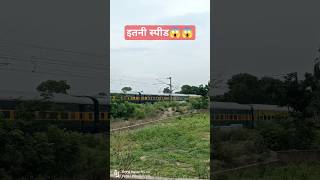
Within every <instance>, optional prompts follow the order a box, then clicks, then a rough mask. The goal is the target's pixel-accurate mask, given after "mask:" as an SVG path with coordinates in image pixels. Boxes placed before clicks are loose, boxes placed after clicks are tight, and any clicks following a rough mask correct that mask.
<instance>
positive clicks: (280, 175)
mask: <svg viewBox="0 0 320 180" xmlns="http://www.w3.org/2000/svg"><path fill="white" fill-rule="evenodd" d="M319 169H320V163H319V162H313V163H312V162H308V163H299V164H288V165H276V166H267V167H266V166H261V167H255V168H250V169H247V170H241V171H239V172H235V173H230V174H228V175H220V176H216V177H215V179H217V180H271V179H272V180H319V179H320V171H319Z"/></svg>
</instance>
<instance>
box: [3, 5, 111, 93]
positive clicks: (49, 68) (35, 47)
mask: <svg viewBox="0 0 320 180" xmlns="http://www.w3.org/2000/svg"><path fill="white" fill-rule="evenodd" d="M107 19H108V9H107V1H105V0H95V1H88V0H67V1H65V0H28V1H20V0H1V1H0V84H1V86H0V95H1V93H3V92H12V93H15V94H16V93H17V92H18V93H21V94H23V92H25V91H27V92H29V91H35V89H36V87H37V85H39V84H40V83H41V82H42V81H45V80H48V79H53V80H67V82H68V83H69V84H70V85H71V93H74V94H89V95H90V94H96V93H99V92H107V91H108V88H107V87H108V83H107V82H108V80H107V79H108V78H109V77H108V71H109V67H107V64H108V58H107V51H108V47H107V44H108V42H107V34H108V33H109V32H108V28H107ZM2 63H9V64H7V65H3V64H2Z"/></svg>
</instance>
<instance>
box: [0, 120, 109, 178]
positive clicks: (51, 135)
mask: <svg viewBox="0 0 320 180" xmlns="http://www.w3.org/2000/svg"><path fill="white" fill-rule="evenodd" d="M24 129H26V127H24V124H23V123H20V122H19V120H17V121H11V122H10V123H6V122H5V121H2V122H1V124H0V179H21V178H22V179H58V178H76V177H78V179H81V178H84V179H92V178H93V179H97V178H98V177H100V178H101V177H104V176H105V174H106V169H105V167H106V164H107V163H108V161H107V159H108V157H107V154H108V145H107V142H106V140H105V137H103V136H102V135H91V134H80V133H76V132H67V131H65V130H63V129H59V128H57V127H54V126H50V127H48V130H47V131H45V132H29V131H25V130H24ZM80 177H81V178H80Z"/></svg>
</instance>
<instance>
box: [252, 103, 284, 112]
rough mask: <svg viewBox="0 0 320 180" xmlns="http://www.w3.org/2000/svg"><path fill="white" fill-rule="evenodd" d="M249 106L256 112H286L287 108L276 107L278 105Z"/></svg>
mask: <svg viewBox="0 0 320 180" xmlns="http://www.w3.org/2000/svg"><path fill="white" fill-rule="evenodd" d="M251 106H252V107H253V108H254V109H256V110H266V111H268V110H270V111H271V110H272V111H288V107H281V106H278V105H268V104H251Z"/></svg>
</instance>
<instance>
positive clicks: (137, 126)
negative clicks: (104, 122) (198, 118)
mask: <svg viewBox="0 0 320 180" xmlns="http://www.w3.org/2000/svg"><path fill="white" fill-rule="evenodd" d="M200 113H201V111H197V112H192V113H186V114H180V115H176V116H169V117H164V118H160V119H156V120H152V121H147V122H143V123H138V124H133V125H129V126H124V127H120V128H114V129H111V130H110V131H111V132H120V131H125V130H130V129H135V128H139V127H143V126H145V125H147V124H152V123H157V122H161V121H164V120H168V119H173V118H178V117H183V116H189V115H194V114H200Z"/></svg>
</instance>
